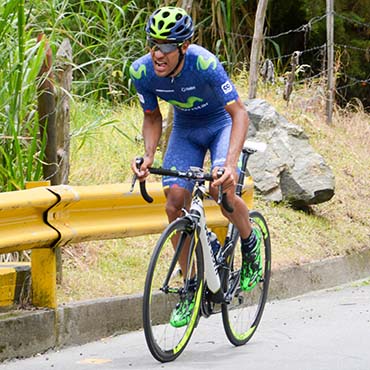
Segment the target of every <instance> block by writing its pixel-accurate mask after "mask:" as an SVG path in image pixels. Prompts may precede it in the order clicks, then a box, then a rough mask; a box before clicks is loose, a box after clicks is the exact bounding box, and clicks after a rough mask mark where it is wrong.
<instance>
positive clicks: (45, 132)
mask: <svg viewBox="0 0 370 370" xmlns="http://www.w3.org/2000/svg"><path fill="white" fill-rule="evenodd" d="M43 37H44V36H43V35H39V36H38V37H37V41H38V42H40V41H41V39H42V38H43ZM45 48H46V57H45V60H44V63H43V65H42V67H41V70H40V72H39V75H38V87H37V89H38V113H39V123H40V135H41V139H43V138H45V139H46V147H45V155H44V158H43V173H44V179H45V180H50V182H51V184H52V185H56V183H57V182H56V181H57V176H56V174H57V171H58V165H57V155H56V153H57V150H56V145H57V144H56V143H57V139H56V129H55V93H54V85H53V82H52V80H53V73H52V69H51V67H52V51H51V49H50V47H49V45H48V43H46V44H45Z"/></svg>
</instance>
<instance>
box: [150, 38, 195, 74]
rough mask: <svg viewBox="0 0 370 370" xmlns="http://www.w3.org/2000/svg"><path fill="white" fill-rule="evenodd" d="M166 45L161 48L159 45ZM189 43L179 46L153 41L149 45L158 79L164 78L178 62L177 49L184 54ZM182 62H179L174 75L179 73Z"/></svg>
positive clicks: (178, 54)
mask: <svg viewBox="0 0 370 370" xmlns="http://www.w3.org/2000/svg"><path fill="white" fill-rule="evenodd" d="M164 44H167V45H166V47H163V48H161V45H164ZM188 46H189V43H188V42H187V41H185V42H183V43H181V44H177V45H176V44H173V43H169V42H168V41H165V40H154V41H153V42H151V43H150V44H149V47H150V55H151V56H152V61H153V66H154V71H155V73H156V75H157V76H159V77H166V76H167V75H168V74H169V73H170V72H171V71H173V69H174V68H175V67H176V65H177V63H178V61H179V56H180V53H179V48H181V50H182V52H183V53H185V52H186V49H187V48H188ZM183 63H184V61H182V62H181V64H180V66H179V68H178V69H177V70H176V73H178V72H179V71H181V69H182V66H183Z"/></svg>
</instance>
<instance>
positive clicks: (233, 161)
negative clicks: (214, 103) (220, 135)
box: [225, 98, 249, 169]
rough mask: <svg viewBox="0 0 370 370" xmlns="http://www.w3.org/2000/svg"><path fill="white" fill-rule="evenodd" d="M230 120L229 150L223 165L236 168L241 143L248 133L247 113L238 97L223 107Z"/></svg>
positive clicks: (241, 147)
mask: <svg viewBox="0 0 370 370" xmlns="http://www.w3.org/2000/svg"><path fill="white" fill-rule="evenodd" d="M225 109H226V111H227V112H228V113H229V114H230V116H231V120H232V128H231V136H230V145H229V151H228V153H227V157H226V161H225V167H228V166H230V167H233V168H235V169H236V166H237V164H238V160H239V156H240V153H241V151H242V149H243V144H244V141H245V139H246V136H247V133H248V125H249V120H248V113H247V110H246V109H245V106H244V104H243V102H242V101H241V100H240V98H238V99H237V100H236V101H235V102H234V103H231V104H229V105H227V106H226V107H225Z"/></svg>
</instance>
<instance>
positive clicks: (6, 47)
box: [0, 0, 45, 191]
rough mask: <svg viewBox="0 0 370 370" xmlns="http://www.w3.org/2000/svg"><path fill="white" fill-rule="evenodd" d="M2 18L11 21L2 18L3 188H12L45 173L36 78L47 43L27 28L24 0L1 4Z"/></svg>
mask: <svg viewBox="0 0 370 370" xmlns="http://www.w3.org/2000/svg"><path fill="white" fill-rule="evenodd" d="M0 19H1V20H6V21H7V22H4V21H1V22H0V23H2V24H0V37H1V43H0V45H1V47H0V80H1V81H2V84H1V86H0V130H1V134H0V143H1V146H0V191H9V190H13V189H20V188H22V187H23V185H24V182H25V181H26V180H38V179H39V178H40V177H41V176H42V163H41V162H42V158H43V149H44V145H45V138H40V137H39V122H38V115H37V110H36V105H35V103H36V101H37V86H36V83H35V81H36V78H37V76H38V73H39V71H40V68H41V65H42V62H43V59H44V44H43V42H40V43H36V40H35V39H33V38H32V36H31V34H30V32H29V31H27V30H26V27H25V26H26V24H25V9H24V1H22V0H13V1H10V2H8V3H7V4H5V6H4V7H0ZM14 46H15V47H14Z"/></svg>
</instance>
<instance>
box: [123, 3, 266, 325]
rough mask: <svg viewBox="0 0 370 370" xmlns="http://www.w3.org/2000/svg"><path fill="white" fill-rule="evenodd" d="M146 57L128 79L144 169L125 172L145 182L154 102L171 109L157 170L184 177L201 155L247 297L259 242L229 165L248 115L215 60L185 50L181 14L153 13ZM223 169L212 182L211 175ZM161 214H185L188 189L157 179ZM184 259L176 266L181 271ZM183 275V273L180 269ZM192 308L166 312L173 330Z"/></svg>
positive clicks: (157, 129) (157, 115) (155, 122)
mask: <svg viewBox="0 0 370 370" xmlns="http://www.w3.org/2000/svg"><path fill="white" fill-rule="evenodd" d="M145 30H146V34H147V42H148V46H149V53H148V54H146V55H144V56H142V57H141V58H139V59H138V60H136V61H135V62H134V63H133V64H132V66H131V68H130V75H131V78H132V81H133V83H134V86H135V88H136V90H137V95H138V97H139V100H140V103H141V106H142V108H143V111H144V120H143V128H142V132H143V138H144V146H145V154H144V162H143V163H142V165H141V167H140V169H137V168H136V164H135V160H133V162H132V166H131V167H132V170H133V171H134V173H135V174H136V176H137V177H138V178H139V180H140V181H144V180H145V178H146V177H147V176H148V175H149V171H148V167H150V166H151V165H152V164H153V161H154V156H155V153H156V149H157V146H158V143H159V140H160V137H161V133H162V114H161V111H160V109H159V106H158V98H160V99H162V100H165V101H167V102H169V103H170V104H172V105H173V106H174V122H173V129H172V132H171V135H170V138H169V142H168V146H167V151H166V154H165V157H164V162H163V167H165V168H176V169H177V170H187V169H188V168H189V167H190V166H197V167H203V161H204V158H205V155H206V152H207V150H209V151H210V154H211V162H212V174H213V176H214V178H215V181H214V182H213V183H212V184H211V186H210V194H211V195H212V196H213V197H214V198H215V199H216V197H217V188H218V186H219V185H221V184H222V188H223V191H224V192H226V194H227V199H228V201H229V203H230V205H231V206H232V207H233V208H234V211H233V212H232V213H228V212H227V211H226V210H225V209H223V207H221V210H222V213H223V215H224V216H225V217H227V218H228V219H229V220H230V221H231V222H232V223H233V224H234V225H235V226H236V227H237V228H238V230H239V233H240V237H241V245H242V255H243V264H242V272H241V287H242V289H243V290H251V289H253V287H254V286H255V285H256V284H257V282H258V280H259V277H260V272H261V269H262V267H261V255H260V240H261V235H260V233H259V232H258V231H257V230H252V228H251V224H250V222H249V214H248V209H247V206H246V205H245V203H244V201H243V200H242V199H241V198H239V197H237V196H236V195H235V185H236V180H237V176H238V169H237V162H238V159H239V155H240V152H241V149H242V146H243V143H244V141H245V138H246V135H247V130H248V114H247V111H246V109H245V107H244V105H243V103H242V101H241V100H240V98H239V96H238V93H237V91H236V89H235V87H234V85H233V84H232V82H231V81H230V79H229V77H228V76H227V74H226V72H225V70H224V68H223V67H222V65H221V63H220V62H219V61H218V59H217V58H216V57H215V55H213V54H212V53H210V52H209V51H208V50H206V49H204V48H203V47H201V46H199V45H196V44H190V39H191V38H192V36H193V34H194V26H193V21H192V19H191V17H190V16H189V15H188V14H187V13H186V11H185V10H183V9H182V8H177V7H162V8H159V9H157V10H156V11H154V13H153V14H152V15H151V16H150V18H149V21H148V23H147V25H146V29H145ZM220 167H222V168H224V173H223V175H222V176H221V177H220V178H219V179H216V173H217V170H218V169H219V168H220ZM163 187H164V192H165V195H166V213H167V216H168V219H169V221H170V222H171V221H173V220H174V219H176V218H177V217H179V216H180V215H181V210H182V208H183V207H184V206H185V207H189V205H190V204H189V203H190V199H191V192H192V189H193V184H192V183H191V182H190V181H187V180H184V179H178V178H171V177H163ZM185 258H186V256H184V258H183V259H182V261H181V258H180V264H181V267H182V269H183V266H186V261H185ZM183 271H184V270H183ZM191 310H192V302H191V301H190V302H185V303H184V304H182V303H181V302H180V304H179V305H178V306H177V309H175V310H174V312H173V315H172V319H171V324H172V325H173V326H175V327H179V326H183V325H186V324H187V323H188V320H189V319H190V315H189V313H188V311H190V312H191Z"/></svg>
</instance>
